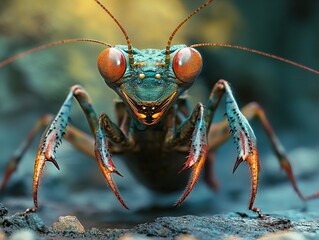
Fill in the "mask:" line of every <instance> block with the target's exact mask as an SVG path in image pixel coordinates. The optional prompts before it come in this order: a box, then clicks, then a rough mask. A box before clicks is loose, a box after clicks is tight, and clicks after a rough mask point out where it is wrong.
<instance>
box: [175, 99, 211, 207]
mask: <svg viewBox="0 0 319 240" xmlns="http://www.w3.org/2000/svg"><path fill="white" fill-rule="evenodd" d="M197 109H198V117H197V119H196V123H195V129H194V132H193V136H192V143H191V148H190V153H189V156H188V159H187V161H186V162H185V163H184V166H183V167H182V169H181V170H180V171H179V172H178V173H181V172H183V171H184V170H186V169H188V168H192V174H191V177H190V181H189V182H188V184H187V186H186V188H185V191H184V193H183V195H182V196H181V197H180V199H179V200H178V201H177V203H176V204H175V206H179V205H180V204H181V203H182V202H184V200H185V199H186V198H187V196H188V195H189V194H190V193H191V191H192V190H193V188H194V186H195V183H196V182H197V180H198V178H199V176H200V173H201V170H202V168H203V166H204V163H205V160H206V155H207V134H206V127H205V121H204V107H203V105H202V104H198V105H197Z"/></svg>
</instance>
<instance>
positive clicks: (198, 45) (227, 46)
mask: <svg viewBox="0 0 319 240" xmlns="http://www.w3.org/2000/svg"><path fill="white" fill-rule="evenodd" d="M190 47H192V48H197V47H224V48H232V49H239V50H242V51H246V52H250V53H254V54H258V55H262V56H264V57H268V58H272V59H275V60H278V61H281V62H285V63H288V64H291V65H293V66H295V67H298V68H301V69H304V70H306V71H309V72H313V73H315V74H318V75H319V71H317V70H315V69H313V68H310V67H307V66H305V65H302V64H299V63H296V62H294V61H291V60H288V59H286V58H282V57H279V56H276V55H273V54H270V53H266V52H262V51H258V50H255V49H251V48H247V47H242V46H237V45H231V44H227V43H198V44H193V45H191V46H190Z"/></svg>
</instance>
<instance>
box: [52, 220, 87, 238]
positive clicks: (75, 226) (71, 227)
mask: <svg viewBox="0 0 319 240" xmlns="http://www.w3.org/2000/svg"><path fill="white" fill-rule="evenodd" d="M51 229H52V230H53V231H56V232H72V233H78V234H83V233H85V229H84V227H83V226H82V224H81V223H80V221H79V220H78V219H77V218H76V217H75V216H61V217H59V219H58V221H56V222H54V223H53V224H52V226H51Z"/></svg>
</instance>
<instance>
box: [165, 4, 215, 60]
mask: <svg viewBox="0 0 319 240" xmlns="http://www.w3.org/2000/svg"><path fill="white" fill-rule="evenodd" d="M213 1H214V0H208V1H207V2H206V3H204V4H203V5H201V6H200V7H198V8H197V9H195V10H194V11H193V12H192V13H191V14H189V15H188V16H187V17H186V18H185V19H184V20H183V21H182V22H181V23H180V24H179V25H178V26H177V27H176V28H175V29H174V31H173V32H172V34H171V35H170V36H169V38H168V41H167V44H166V52H165V64H166V65H168V64H169V61H170V52H171V50H170V47H171V43H172V40H173V38H174V36H175V34H176V32H177V31H178V30H179V29H180V28H181V27H182V26H183V25H184V23H186V22H187V21H188V20H189V19H190V18H191V17H193V16H194V15H195V14H196V13H198V12H199V11H200V10H202V9H203V8H205V7H206V6H207V5H208V4H210V3H212V2H213Z"/></svg>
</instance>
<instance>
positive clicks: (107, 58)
mask: <svg viewBox="0 0 319 240" xmlns="http://www.w3.org/2000/svg"><path fill="white" fill-rule="evenodd" d="M97 66H98V68H99V71H100V73H101V75H102V77H103V78H104V80H105V81H106V82H108V83H115V82H116V81H118V80H119V79H121V78H122V77H123V75H124V73H125V69H126V63H125V57H124V54H123V53H122V52H121V51H120V50H118V49H116V48H108V49H105V50H104V51H102V52H101V53H100V55H99V57H98V60H97Z"/></svg>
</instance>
